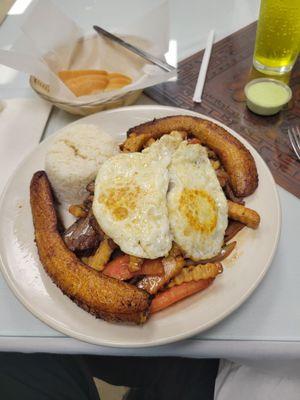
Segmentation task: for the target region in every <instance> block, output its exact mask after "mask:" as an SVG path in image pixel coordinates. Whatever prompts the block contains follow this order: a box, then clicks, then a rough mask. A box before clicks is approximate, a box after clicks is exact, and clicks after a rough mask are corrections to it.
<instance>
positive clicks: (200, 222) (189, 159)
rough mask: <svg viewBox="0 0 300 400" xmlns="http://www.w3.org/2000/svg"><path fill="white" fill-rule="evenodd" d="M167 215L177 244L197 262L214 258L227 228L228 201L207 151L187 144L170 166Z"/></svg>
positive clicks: (176, 152) (174, 155) (173, 158)
mask: <svg viewBox="0 0 300 400" xmlns="http://www.w3.org/2000/svg"><path fill="white" fill-rule="evenodd" d="M169 176H170V189H169V192H168V194H167V204H168V214H169V222H170V229H171V233H172V235H173V237H174V241H175V242H176V243H177V244H178V245H179V247H180V248H181V249H182V251H183V252H184V253H185V255H186V256H187V257H189V258H191V259H193V260H195V261H198V260H201V259H206V258H210V257H213V256H215V255H216V254H217V253H218V252H219V251H220V249H221V246H222V244H223V239H224V233H225V229H226V227H227V214H228V209H227V200H226V198H225V195H224V193H223V190H222V188H221V186H220V184H219V181H218V179H217V176H216V173H215V171H214V169H213V167H212V166H211V164H210V161H209V159H208V156H207V151H206V149H205V148H204V147H203V146H201V145H200V144H188V143H187V141H184V142H182V143H181V144H180V146H179V147H178V149H177V150H176V151H175V153H174V154H173V156H172V161H171V163H170V165H169Z"/></svg>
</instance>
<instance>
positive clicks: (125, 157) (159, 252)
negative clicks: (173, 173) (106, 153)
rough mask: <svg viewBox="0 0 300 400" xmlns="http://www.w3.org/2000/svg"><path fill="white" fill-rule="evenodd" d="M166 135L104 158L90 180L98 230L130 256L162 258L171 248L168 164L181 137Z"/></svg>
mask: <svg viewBox="0 0 300 400" xmlns="http://www.w3.org/2000/svg"><path fill="white" fill-rule="evenodd" d="M166 136H168V137H165V138H164V137H163V138H161V139H160V140H159V141H157V142H156V143H154V144H153V145H152V146H150V147H149V148H147V149H145V150H144V151H143V152H142V153H123V154H118V155H116V156H114V157H112V158H110V159H109V160H107V161H106V162H104V163H103V164H102V166H101V167H100V169H99V172H98V175H97V178H96V182H95V195H94V201H93V213H94V215H95V218H96V219H97V221H98V223H99V225H100V227H101V229H102V230H103V231H104V232H105V233H106V234H107V235H108V236H109V237H110V238H112V239H113V240H114V241H115V243H117V244H118V245H119V247H120V248H121V250H122V251H123V252H124V253H126V254H130V255H134V256H136V257H142V258H150V259H155V258H158V257H163V256H166V255H167V254H168V253H169V251H170V249H171V246H172V234H171V232H170V229H169V219H168V209H167V203H166V196H167V190H168V185H169V173H168V165H169V164H170V162H171V156H172V154H173V152H174V151H175V150H176V148H177V147H178V146H179V144H180V143H181V141H182V138H181V136H180V135H179V134H175V135H172V136H171V135H166Z"/></svg>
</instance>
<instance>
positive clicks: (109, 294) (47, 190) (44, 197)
mask: <svg viewBox="0 0 300 400" xmlns="http://www.w3.org/2000/svg"><path fill="white" fill-rule="evenodd" d="M30 202H31V209H32V215H33V223H34V228H35V239H36V244H37V248H38V252H39V256H40V260H41V262H42V264H43V266H44V268H45V270H46V272H47V273H48V275H49V276H50V277H51V279H52V280H53V282H54V283H55V284H56V285H57V286H58V287H59V288H60V289H61V290H62V292H63V293H64V294H66V295H67V296H68V297H69V298H70V299H71V300H73V301H74V302H75V303H77V304H78V305H79V306H80V307H82V308H83V309H85V310H86V311H88V312H89V313H91V314H93V315H95V316H96V317H99V318H103V319H105V320H108V321H123V322H134V323H137V324H140V323H143V322H145V321H146V319H147V317H148V314H149V306H150V297H149V295H148V294H147V293H146V292H144V291H143V290H139V289H138V288H136V287H135V286H133V285H129V284H127V283H124V282H120V281H118V280H116V279H114V278H110V277H108V276H105V275H103V274H102V273H100V272H98V271H95V270H93V269H92V268H90V267H88V266H87V265H85V264H84V263H82V262H81V261H80V260H79V259H78V258H77V257H76V256H75V254H74V253H72V252H71V251H70V250H69V249H68V248H67V247H66V245H65V243H64V241H63V240H62V238H61V236H60V234H59V232H58V229H57V215H56V211H55V208H54V204H53V196H52V193H51V187H50V183H49V181H48V178H47V175H46V173H45V172H44V171H38V172H36V173H35V174H34V175H33V178H32V180H31V184H30Z"/></svg>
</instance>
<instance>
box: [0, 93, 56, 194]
mask: <svg viewBox="0 0 300 400" xmlns="http://www.w3.org/2000/svg"><path fill="white" fill-rule="evenodd" d="M1 103H2V101H1ZM3 103H4V104H3V105H4V108H3V110H2V111H0V193H1V192H2V190H3V189H4V186H5V184H6V182H7V180H8V178H9V177H10V175H11V174H12V172H13V171H14V170H15V168H16V167H17V165H18V164H19V163H20V161H21V160H22V159H23V158H24V156H25V155H26V154H28V153H29V152H30V151H31V150H32V149H33V148H34V147H35V146H36V145H37V144H38V143H39V140H40V138H41V136H42V133H43V131H44V128H45V125H46V122H47V120H48V117H49V114H50V111H51V105H50V104H48V103H46V102H44V101H43V100H39V99H9V100H3ZM0 110H1V107H0Z"/></svg>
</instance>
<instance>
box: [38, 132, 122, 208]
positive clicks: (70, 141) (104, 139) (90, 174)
mask: <svg viewBox="0 0 300 400" xmlns="http://www.w3.org/2000/svg"><path fill="white" fill-rule="evenodd" d="M118 151H119V147H118V144H117V142H116V141H115V140H114V139H113V138H112V137H111V136H109V135H108V134H107V133H105V132H103V131H102V130H101V129H100V128H98V127H97V126H96V125H88V124H76V125H72V126H70V127H67V128H65V129H63V130H62V131H61V133H60V134H59V135H58V137H57V138H56V140H55V141H54V143H53V144H52V145H51V146H50V148H49V150H48V152H47V154H46V165H45V169H46V172H47V175H48V177H49V179H50V182H51V184H52V187H53V189H54V192H55V195H56V197H57V198H58V200H59V201H60V202H66V203H72V204H75V203H80V202H82V201H83V200H84V198H85V197H86V196H87V194H88V192H87V191H86V186H87V184H88V183H89V182H91V181H92V180H93V179H94V178H95V177H96V175H97V172H98V169H99V167H100V165H101V164H102V163H103V162H104V161H105V160H107V159H108V158H109V157H111V156H113V155H114V154H117V153H118Z"/></svg>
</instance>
